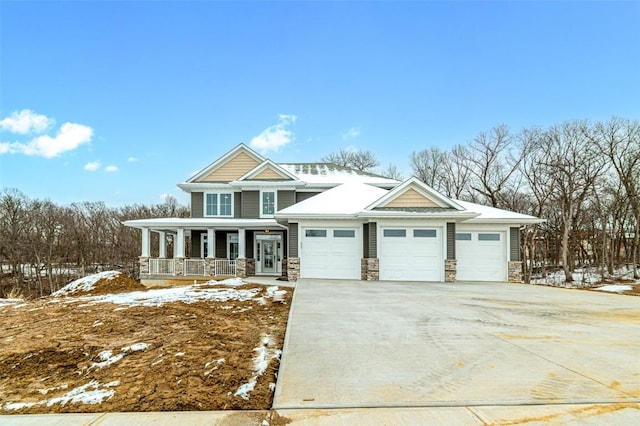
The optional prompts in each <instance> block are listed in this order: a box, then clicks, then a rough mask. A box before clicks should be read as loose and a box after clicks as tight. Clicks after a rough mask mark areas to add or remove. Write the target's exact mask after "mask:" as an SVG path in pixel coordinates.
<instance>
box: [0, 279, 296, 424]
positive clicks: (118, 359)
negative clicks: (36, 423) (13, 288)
mask: <svg viewBox="0 0 640 426" xmlns="http://www.w3.org/2000/svg"><path fill="white" fill-rule="evenodd" d="M123 278H125V276H120V273H118V272H115V271H108V272H103V273H99V274H95V275H92V276H88V277H85V278H83V279H80V280H76V281H74V282H72V283H70V284H69V285H67V286H65V287H64V288H62V289H61V290H60V291H58V292H56V294H54V295H52V296H51V297H47V298H42V299H37V300H33V301H29V300H21V299H0V318H2V319H3V321H2V324H1V325H2V326H1V327H0V342H5V343H6V344H4V345H0V371H5V372H6V371H9V373H8V374H5V375H4V376H2V375H0V401H1V402H0V414H2V413H4V414H26V413H32V414H35V413H47V412H59V411H63V412H100V411H160V410H185V409H189V410H219V409H268V408H269V407H270V406H271V402H272V395H273V392H274V389H275V375H276V374H277V367H278V363H279V358H280V354H281V349H282V344H283V341H284V332H285V327H286V321H287V318H288V310H289V303H290V300H291V296H292V292H291V290H289V289H281V288H279V287H278V286H264V285H259V284H252V283H247V282H245V281H243V280H242V279H239V278H233V279H229V280H224V281H209V282H207V283H204V284H193V285H186V286H175V287H167V288H157V289H147V290H144V291H139V290H138V289H139V288H140V287H139V284H137V286H135V287H132V286H129V287H127V286H126V285H125V284H126V283H125V282H124V281H125V280H124V279H123ZM118 283H119V284H120V285H118ZM134 284H135V282H134ZM132 289H133V290H134V291H132ZM112 291H115V292H112ZM118 291H119V293H118ZM114 305H115V306H114ZM9 342H10V343H9ZM61 407H64V408H61Z"/></svg>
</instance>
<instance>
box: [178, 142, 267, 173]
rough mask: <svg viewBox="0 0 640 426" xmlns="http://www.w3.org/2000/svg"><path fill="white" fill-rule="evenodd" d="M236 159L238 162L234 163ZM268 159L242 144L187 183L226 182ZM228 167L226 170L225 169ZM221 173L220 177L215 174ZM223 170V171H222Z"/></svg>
mask: <svg viewBox="0 0 640 426" xmlns="http://www.w3.org/2000/svg"><path fill="white" fill-rule="evenodd" d="M234 160H235V163H236V164H233V163H234ZM264 161H266V158H264V157H263V156H262V155H260V154H258V153H257V152H255V151H254V150H252V149H251V148H249V147H248V146H246V145H245V144H242V143H241V144H240V145H238V146H236V147H235V148H233V149H232V150H231V151H229V152H227V153H226V154H224V155H223V156H222V157H220V158H219V159H217V160H216V161H214V162H213V163H211V164H209V165H208V166H207V167H205V168H204V169H202V170H201V171H199V172H198V173H196V174H195V175H193V176H192V177H190V178H189V179H187V181H186V183H193V182H203V181H205V182H206V181H209V182H224V181H227V182H228V181H232V180H235V179H238V178H239V177H241V176H243V175H244V174H246V173H247V172H249V171H250V170H253V169H254V168H255V167H257V166H258V165H259V164H261V163H263V162H264ZM225 169H226V170H225ZM216 171H218V172H219V173H218V174H219V180H217V179H218V177H217V176H216V175H215V173H216ZM220 172H221V173H220Z"/></svg>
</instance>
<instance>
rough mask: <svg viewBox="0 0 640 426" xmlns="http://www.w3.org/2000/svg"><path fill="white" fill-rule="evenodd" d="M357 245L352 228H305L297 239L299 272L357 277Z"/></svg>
mask: <svg viewBox="0 0 640 426" xmlns="http://www.w3.org/2000/svg"><path fill="white" fill-rule="evenodd" d="M360 246H361V241H360V239H359V235H358V229H356V228H339V229H336V228H323V227H313V228H305V229H304V231H303V232H302V239H301V250H300V258H301V259H300V276H301V277H302V278H325V279H360V250H359V248H360Z"/></svg>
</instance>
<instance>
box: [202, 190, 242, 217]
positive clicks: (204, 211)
mask: <svg viewBox="0 0 640 426" xmlns="http://www.w3.org/2000/svg"><path fill="white" fill-rule="evenodd" d="M227 194H228V195H231V214H228V215H221V214H220V205H221V203H220V199H221V195H227ZM208 195H216V196H217V201H216V209H217V214H208V213H207V196H208ZM235 198H236V197H235V194H234V192H233V191H228V192H222V191H221V192H205V193H203V194H202V216H204V217H233V209H234V207H235V206H234V201H235V200H234V199H235Z"/></svg>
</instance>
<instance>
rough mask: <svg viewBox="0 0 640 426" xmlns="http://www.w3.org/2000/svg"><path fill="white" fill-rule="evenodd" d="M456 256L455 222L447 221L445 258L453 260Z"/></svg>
mask: <svg viewBox="0 0 640 426" xmlns="http://www.w3.org/2000/svg"><path fill="white" fill-rule="evenodd" d="M455 258H456V224H455V222H449V223H447V259H449V260H455Z"/></svg>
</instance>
